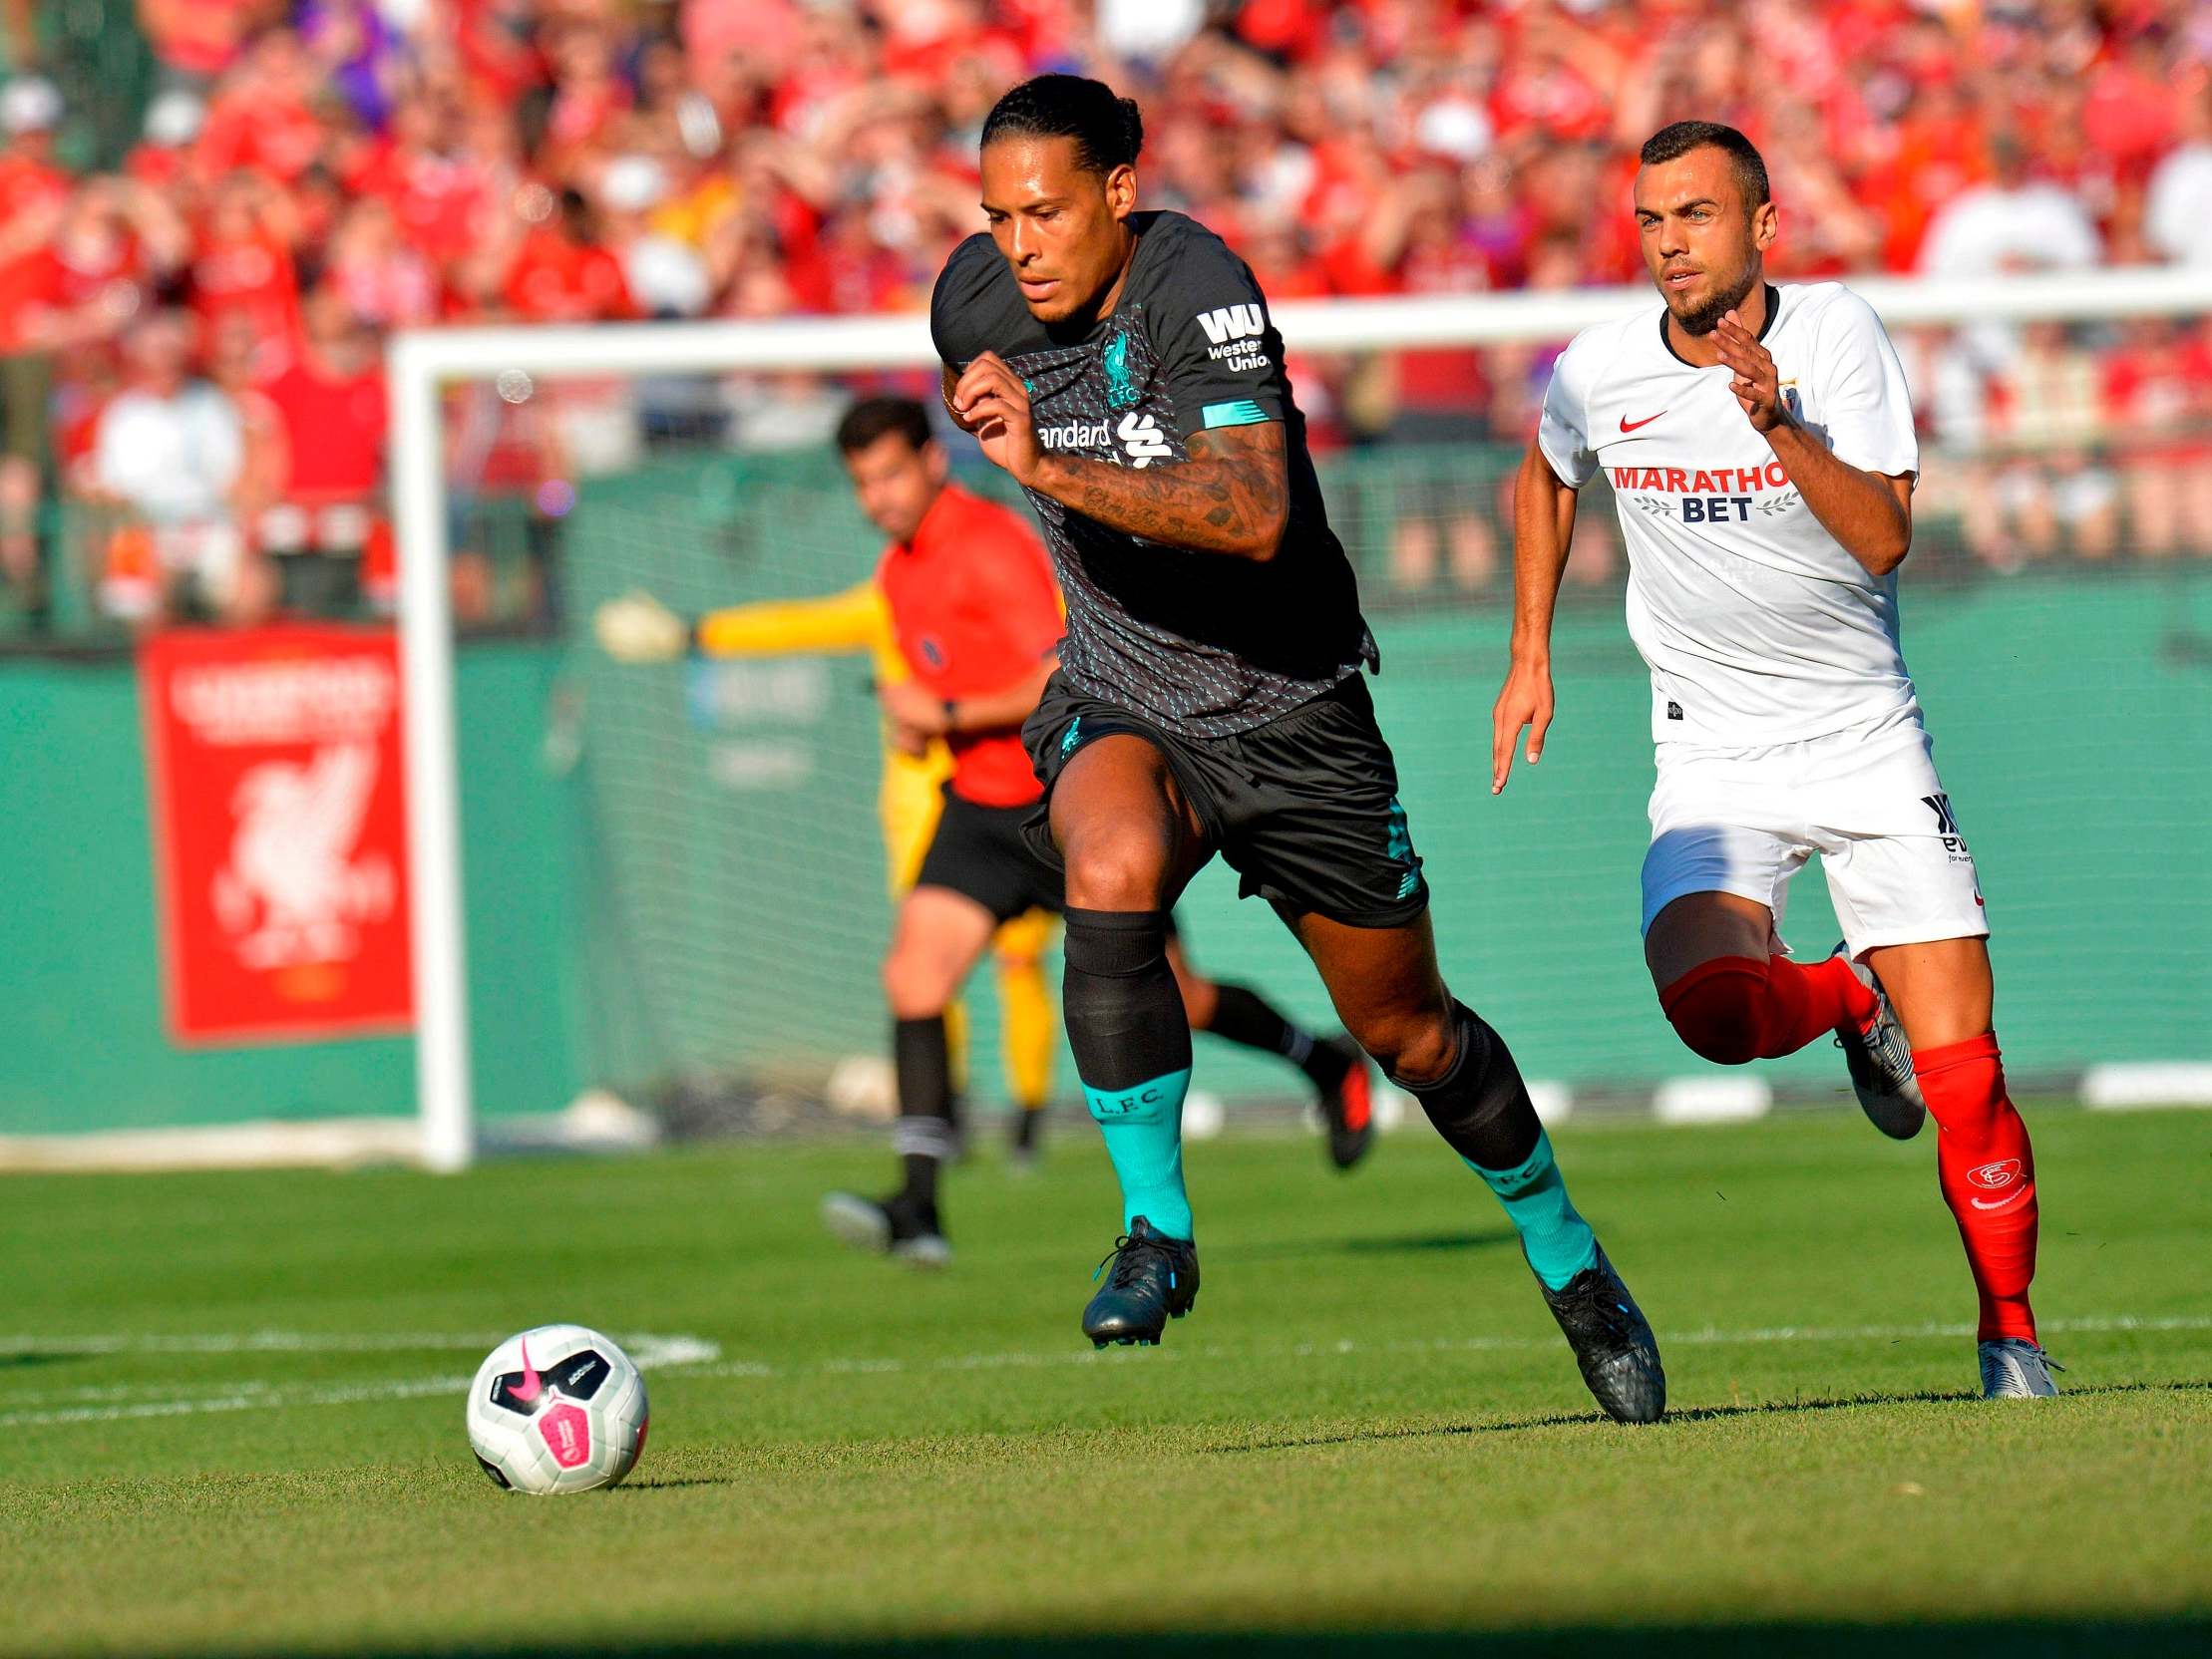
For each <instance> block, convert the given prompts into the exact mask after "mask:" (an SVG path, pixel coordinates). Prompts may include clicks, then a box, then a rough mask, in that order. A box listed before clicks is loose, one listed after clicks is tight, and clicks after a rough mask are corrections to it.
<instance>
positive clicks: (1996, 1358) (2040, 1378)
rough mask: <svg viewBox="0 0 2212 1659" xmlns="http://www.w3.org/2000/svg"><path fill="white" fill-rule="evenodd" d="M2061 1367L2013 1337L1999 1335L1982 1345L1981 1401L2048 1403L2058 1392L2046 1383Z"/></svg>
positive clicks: (2052, 1383) (2062, 1367) (2029, 1344)
mask: <svg viewBox="0 0 2212 1659" xmlns="http://www.w3.org/2000/svg"><path fill="white" fill-rule="evenodd" d="M2063 1370H2065V1367H2064V1366H2062V1365H2060V1364H2059V1363H2058V1362H2057V1361H2056V1360H2054V1359H2052V1358H2051V1357H2050V1356H2049V1355H2048V1354H2046V1353H2044V1352H2043V1351H2042V1350H2041V1349H2040V1348H2038V1347H2036V1346H2035V1345H2034V1344H2033V1343H2032V1342H2024V1341H2022V1340H2021V1339H2020V1338H2019V1337H2017V1336H2001V1337H1998V1338H1996V1339H1994V1340H1993V1341H1989V1342H1985V1343H1983V1344H1982V1398H1983V1399H1985V1400H2048V1399H2050V1398H2052V1397H2054V1396H2055V1395H2056V1394H2057V1392H2058V1385H2057V1384H2056V1383H2054V1382H2052V1381H2051V1380H2050V1374H2051V1373H2052V1372H2053V1371H2063Z"/></svg>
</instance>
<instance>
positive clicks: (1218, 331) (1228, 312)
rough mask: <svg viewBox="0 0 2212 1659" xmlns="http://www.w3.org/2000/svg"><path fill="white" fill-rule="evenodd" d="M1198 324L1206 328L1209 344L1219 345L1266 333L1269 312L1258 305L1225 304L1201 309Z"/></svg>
mask: <svg viewBox="0 0 2212 1659" xmlns="http://www.w3.org/2000/svg"><path fill="white" fill-rule="evenodd" d="M1198 326H1199V327H1201V328H1203V329H1204V330H1206V339H1207V343H1208V344H1209V345H1216V346H1219V345H1222V344H1224V343H1226V342H1228V341H1230V340H1249V339H1251V338H1252V337H1253V336H1254V335H1256V334H1264V333H1266V332H1267V328H1268V314H1267V313H1266V312H1265V311H1263V310H1261V309H1260V307H1259V306H1257V305H1224V306H1222V307H1220V308H1219V309H1218V310H1213V311H1201V312H1200V313H1199V314H1198Z"/></svg>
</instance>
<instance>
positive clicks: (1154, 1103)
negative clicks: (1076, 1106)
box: [1083, 1066, 1191, 1134]
mask: <svg viewBox="0 0 2212 1659" xmlns="http://www.w3.org/2000/svg"><path fill="white" fill-rule="evenodd" d="M1190 1088H1191V1068H1190V1067H1188V1066H1185V1067H1184V1068H1183V1069H1182V1070H1181V1071H1179V1072H1168V1073H1165V1074H1163V1075H1162V1076H1159V1077H1156V1078H1152V1079H1149V1080H1148V1081H1146V1082H1144V1083H1140V1084H1137V1085H1135V1086H1134V1087H1132V1088H1128V1089H1093V1088H1092V1087H1091V1086H1090V1085H1089V1084H1087V1083H1086V1084H1084V1085H1083V1099H1084V1101H1085V1103H1086V1104H1087V1105H1088V1106H1089V1107H1090V1109H1091V1116H1092V1117H1093V1118H1096V1119H1097V1120H1098V1121H1099V1122H1100V1123H1101V1124H1157V1123H1160V1122H1162V1121H1163V1120H1165V1119H1169V1118H1172V1119H1173V1120H1174V1122H1175V1126H1176V1130H1177V1132H1178V1133H1179V1134H1180V1133H1181V1131H1182V1127H1183V1097H1184V1096H1185V1095H1186V1094H1188V1093H1189V1092H1190Z"/></svg>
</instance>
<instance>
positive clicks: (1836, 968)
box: [1759, 956, 1874, 1060]
mask: <svg viewBox="0 0 2212 1659" xmlns="http://www.w3.org/2000/svg"><path fill="white" fill-rule="evenodd" d="M1872 1018H1874V993H1873V992H1872V991H1870V990H1868V989H1867V988H1866V987H1865V986H1864V985H1861V984H1860V983H1859V979H1858V976H1857V975H1856V974H1854V973H1853V972H1852V971H1851V965H1850V964H1849V963H1848V962H1846V961H1845V960H1844V959H1843V958H1842V957H1840V956H1828V957H1823V958H1822V959H1821V960H1820V961H1818V962H1809V963H1807V962H1792V961H1790V960H1789V959H1788V958H1787V957H1785V956H1777V957H1774V958H1773V959H1772V960H1770V961H1769V962H1768V963H1767V964H1766V1025H1765V1028H1764V1029H1763V1030H1762V1031H1761V1033H1760V1036H1759V1058H1760V1059H1762V1060H1779V1059H1780V1058H1781V1057H1782V1056H1783V1055H1785V1054H1795V1053H1796V1052H1797V1051H1798V1050H1799V1049H1801V1048H1803V1047H1804V1046H1805V1045H1806V1044H1807V1043H1810V1042H1812V1041H1814V1040H1815V1039H1816V1038H1821V1037H1825V1036H1827V1035H1828V1033H1829V1032H1831V1031H1833V1030H1835V1029H1836V1027H1837V1026H1839V1025H1841V1024H1843V1023H1844V1021H1846V1020H1849V1021H1851V1022H1853V1023H1854V1024H1856V1025H1860V1026H1864V1025H1865V1024H1866V1022H1867V1021H1869V1020H1871V1019H1872Z"/></svg>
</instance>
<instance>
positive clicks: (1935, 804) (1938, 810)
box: [1920, 795, 1967, 852]
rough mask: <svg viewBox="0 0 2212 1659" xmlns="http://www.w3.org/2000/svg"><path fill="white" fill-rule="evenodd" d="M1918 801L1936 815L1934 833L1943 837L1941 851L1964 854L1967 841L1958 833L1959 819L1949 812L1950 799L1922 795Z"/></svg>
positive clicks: (1944, 796) (1947, 797) (1945, 796)
mask: <svg viewBox="0 0 2212 1659" xmlns="http://www.w3.org/2000/svg"><path fill="white" fill-rule="evenodd" d="M1920 799H1921V804H1922V805H1923V806H1925V807H1926V808H1927V809H1928V810H1929V811H1930V812H1931V813H1934V814H1935V815H1936V833H1937V834H1939V835H1941V836H1942V837H1943V849H1944V850H1945V851H1946V852H1964V851H1965V850H1966V849H1967V840H1966V836H1965V835H1963V834H1961V833H1960V832H1959V819H1958V815H1957V814H1955V813H1953V812H1952V810H1951V797H1950V796H1948V795H1924V796H1922V797H1921V798H1920Z"/></svg>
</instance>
